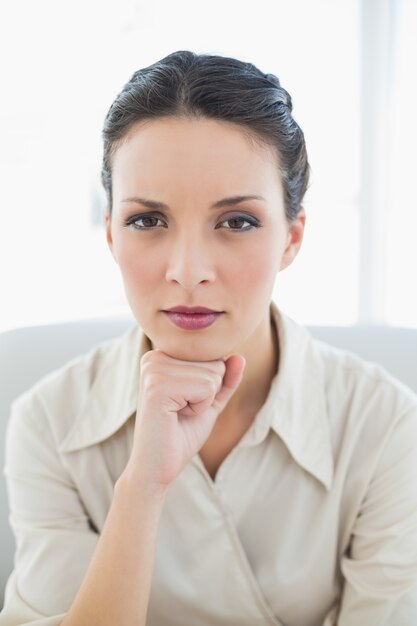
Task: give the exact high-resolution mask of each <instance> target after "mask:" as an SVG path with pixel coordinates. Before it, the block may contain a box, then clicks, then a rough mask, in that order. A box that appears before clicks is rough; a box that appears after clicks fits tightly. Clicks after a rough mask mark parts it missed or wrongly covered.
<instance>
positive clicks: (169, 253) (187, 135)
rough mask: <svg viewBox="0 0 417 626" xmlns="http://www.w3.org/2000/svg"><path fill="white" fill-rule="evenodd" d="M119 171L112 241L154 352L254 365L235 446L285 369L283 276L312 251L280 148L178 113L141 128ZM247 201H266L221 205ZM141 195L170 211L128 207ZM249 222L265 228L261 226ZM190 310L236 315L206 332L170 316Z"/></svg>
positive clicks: (118, 155)
mask: <svg viewBox="0 0 417 626" xmlns="http://www.w3.org/2000/svg"><path fill="white" fill-rule="evenodd" d="M112 175H113V207H112V213H111V214H110V213H107V215H106V218H105V223H106V237H107V242H108V245H109V247H110V250H111V252H112V254H113V257H114V259H115V261H116V262H117V264H118V265H119V268H120V272H121V275H122V278H123V282H124V287H125V292H126V296H127V299H128V301H129V304H130V307H131V309H132V311H133V314H134V316H135V318H136V320H137V321H138V323H139V325H140V327H141V328H142V329H143V330H144V332H145V333H146V334H147V336H148V337H149V338H150V340H151V342H152V345H153V348H154V349H159V350H161V351H163V352H164V353H165V354H167V355H169V356H171V357H173V358H175V359H180V360H183V361H198V362H207V361H215V360H218V359H222V360H224V359H226V358H228V356H229V355H231V354H240V355H242V356H244V357H245V359H246V367H245V370H244V374H243V379H242V384H240V385H239V387H238V389H237V390H236V391H235V393H234V395H233V396H232V398H231V399H230V401H229V402H228V404H227V406H226V407H225V409H224V410H223V411H222V413H221V414H220V416H219V418H218V420H217V423H216V426H215V429H214V430H213V433H212V437H216V436H219V433H220V432H221V430H222V434H223V435H224V434H225V433H226V434H227V433H229V434H230V433H232V434H231V435H230V436H231V439H233V433H237V432H239V431H241V430H242V425H243V426H244V429H246V428H247V426H248V424H249V423H250V421H251V420H252V419H253V418H254V415H255V414H256V412H257V410H258V409H259V408H260V407H261V406H262V404H263V402H264V401H265V399H266V396H267V394H268V390H269V387H270V383H271V380H272V378H273V377H274V375H275V374H276V371H277V367H278V363H279V346H278V344H277V342H276V339H275V332H274V330H273V328H272V327H271V321H270V315H269V306H270V302H271V295H272V290H273V287H274V283H275V279H276V276H277V274H278V272H280V271H282V270H283V269H285V268H286V267H288V266H289V265H290V264H291V263H292V261H293V260H294V258H295V257H296V255H297V253H298V250H299V249H300V246H301V243H302V239H303V234H304V226H305V213H304V211H303V210H301V211H300V212H299V215H298V218H297V220H296V221H294V222H291V224H290V223H288V221H287V219H286V216H285V209H284V200H283V189H282V184H281V179H280V174H279V169H278V165H277V155H276V152H275V150H274V149H273V148H271V147H269V146H266V145H261V146H260V145H259V144H258V143H255V142H253V141H251V140H250V138H248V136H247V135H246V134H245V133H244V132H243V131H242V129H241V128H240V127H239V126H237V125H235V124H232V123H229V122H224V121H217V120H209V119H206V118H199V119H189V118H187V119H184V118H175V117H171V118H162V119H157V120H152V121H150V122H149V121H147V122H146V123H138V124H136V125H135V126H134V127H133V128H132V129H131V131H130V132H129V134H128V135H127V136H126V137H125V138H124V141H123V142H122V143H121V145H120V146H119V147H118V149H117V150H116V152H115V154H114V157H113V169H112ZM243 195H258V196H262V197H263V198H264V199H265V200H246V201H244V202H241V203H236V204H234V205H232V206H223V207H220V208H215V209H213V208H210V206H211V205H212V204H214V203H215V202H217V201H219V200H220V199H223V198H230V197H233V196H243ZM139 197H140V198H147V199H151V200H154V201H158V202H163V203H165V204H166V205H168V207H169V209H156V210H155V209H150V208H148V207H146V206H143V205H142V204H140V203H139V202H136V201H133V200H128V199H131V198H139ZM140 213H146V214H147V217H148V218H149V214H151V213H152V217H151V219H148V220H145V222H144V221H143V220H142V221H139V222H138V221H136V227H137V226H142V227H143V226H148V230H147V231H145V230H138V229H137V228H135V225H134V224H131V225H128V226H127V225H126V220H128V219H129V218H132V217H133V216H137V215H139V214H140ZM242 216H243V218H242ZM245 216H249V217H253V218H256V219H257V220H258V222H259V223H260V225H261V227H259V228H253V227H252V228H250V224H249V223H248V222H246V221H244V220H245ZM236 218H241V219H239V220H237V221H233V219H235V220H236ZM228 220H232V221H231V222H230V221H228ZM239 229H240V231H239ZM178 305H185V306H205V307H208V308H211V309H214V310H217V311H223V312H224V313H223V314H222V315H221V316H220V317H219V318H218V319H217V321H216V322H215V323H214V324H212V325H211V326H210V327H208V328H206V329H202V330H196V331H187V330H182V329H180V328H177V327H175V326H174V325H173V324H172V323H171V322H170V321H169V319H168V318H167V317H166V316H165V315H164V314H163V313H162V312H161V311H162V310H163V309H168V308H170V307H173V306H178Z"/></svg>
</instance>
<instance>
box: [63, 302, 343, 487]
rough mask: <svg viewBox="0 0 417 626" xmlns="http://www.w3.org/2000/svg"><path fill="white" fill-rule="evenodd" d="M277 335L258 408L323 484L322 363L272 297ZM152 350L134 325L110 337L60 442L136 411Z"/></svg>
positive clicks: (91, 435)
mask: <svg viewBox="0 0 417 626" xmlns="http://www.w3.org/2000/svg"><path fill="white" fill-rule="evenodd" d="M270 310H271V316H272V319H273V320H274V321H275V326H276V328H277V331H278V336H279V346H280V359H279V369H278V373H277V375H276V376H275V378H274V379H273V380H272V383H271V388H270V391H269V394H268V397H267V399H266V402H265V404H264V405H263V407H262V408H261V409H260V413H261V412H262V414H263V415H266V416H267V421H268V423H269V426H270V427H271V428H272V429H273V430H274V431H275V432H276V434H277V435H278V436H279V437H280V438H281V439H282V440H283V442H284V443H285V445H286V446H287V448H288V450H289V452H290V454H291V456H292V457H293V458H294V460H295V461H296V462H297V463H298V464H299V465H300V466H302V467H303V468H304V469H305V470H306V471H308V472H309V473H311V474H312V475H313V476H315V477H316V478H317V479H318V480H319V481H320V482H321V483H322V484H323V485H324V486H325V487H326V488H327V489H330V486H331V483H332V478H333V455H332V449H331V439H330V429H329V417H328V413H327V403H326V396H325V381H324V373H323V365H322V360H321V357H320V353H319V349H318V347H317V345H316V342H315V340H314V339H313V337H312V336H311V334H310V332H309V331H308V330H307V329H306V328H305V327H303V326H301V325H299V324H297V323H296V322H294V321H293V320H292V319H290V318H289V317H287V316H286V315H284V314H283V313H282V312H281V311H280V310H279V309H278V307H277V305H276V304H275V303H274V302H271V308H270ZM151 349H152V344H151V341H150V339H149V338H148V337H147V336H146V335H145V333H144V332H143V331H142V330H141V329H140V328H139V327H138V326H135V327H133V328H131V329H130V330H128V331H127V332H126V333H125V334H124V335H122V336H121V337H120V338H119V339H117V340H113V341H111V342H109V347H108V349H107V350H105V351H104V353H103V354H104V356H103V360H102V363H101V365H100V367H99V370H98V373H97V375H96V378H95V380H94V382H93V384H92V387H91V390H90V393H89V395H88V398H87V402H86V405H85V407H84V409H83V411H82V412H81V413H80V414H79V415H78V417H77V418H76V419H75V421H74V424H73V426H72V428H71V429H70V430H69V432H68V435H67V436H66V438H65V439H64V441H63V442H61V444H60V445H59V448H58V449H59V451H60V452H64V453H66V452H75V451H77V450H81V449H83V448H86V447H88V446H92V445H95V444H98V443H100V442H102V441H104V440H105V439H108V438H109V437H111V436H112V435H113V434H114V433H115V432H116V431H118V430H119V429H120V428H121V427H122V426H123V425H124V424H125V423H126V422H127V421H128V420H129V419H130V418H131V417H132V416H134V414H135V412H136V406H137V393H138V383H139V373H140V372H139V362H140V359H141V357H142V355H143V354H144V353H145V352H147V351H148V350H151Z"/></svg>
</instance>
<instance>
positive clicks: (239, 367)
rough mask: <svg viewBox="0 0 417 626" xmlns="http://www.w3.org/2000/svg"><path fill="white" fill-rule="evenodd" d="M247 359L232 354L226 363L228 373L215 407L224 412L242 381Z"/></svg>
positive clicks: (214, 403) (215, 401) (217, 396)
mask: <svg viewBox="0 0 417 626" xmlns="http://www.w3.org/2000/svg"><path fill="white" fill-rule="evenodd" d="M245 366H246V359H245V358H244V357H243V356H241V355H240V354H232V355H231V356H230V357H229V358H228V359H227V361H226V373H225V375H224V377H223V386H222V388H221V389H220V391H219V392H218V393H217V394H216V397H215V399H214V402H213V405H214V406H216V407H218V408H219V409H220V410H222V409H223V408H224V407H225V406H226V404H227V403H228V402H229V400H230V398H231V397H232V395H233V394H234V392H235V391H236V389H237V388H238V386H239V384H240V382H241V381H242V377H243V372H244V369H245Z"/></svg>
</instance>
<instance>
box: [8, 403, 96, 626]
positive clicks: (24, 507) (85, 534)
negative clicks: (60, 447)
mask: <svg viewBox="0 0 417 626" xmlns="http://www.w3.org/2000/svg"><path fill="white" fill-rule="evenodd" d="M24 406H25V407H26V410H24ZM30 409H31V406H30V403H29V404H28V403H27V402H26V403H24V405H23V407H22V403H20V402H17V403H15V404H14V405H13V407H12V412H11V416H10V420H9V423H8V427H7V435H6V463H5V468H4V474H5V476H6V483H7V490H8V497H9V509H10V523H11V527H12V530H13V533H14V536H15V540H16V552H15V558H14V570H13V572H12V574H11V576H10V577H9V579H8V582H7V585H6V590H5V603H4V608H3V610H2V612H1V613H0V626H18V625H19V626H23V625H26V624H31V625H32V624H33V625H34V626H35V625H36V626H56V625H58V624H60V623H61V622H62V620H63V618H64V616H65V614H66V613H67V612H68V610H69V608H70V606H71V604H72V601H73V599H74V598H75V596H76V594H77V591H78V589H79V587H80V586H81V583H82V581H83V578H84V575H85V572H86V571H87V568H88V565H89V563H90V561H91V558H92V556H93V553H94V550H95V548H96V545H97V541H98V533H97V532H95V531H94V529H93V528H92V526H91V524H90V522H89V519H88V516H87V515H86V511H85V509H84V507H83V504H82V502H81V500H80V497H79V494H78V492H77V489H76V488H75V485H74V484H73V482H72V481H71V479H70V477H69V475H68V472H67V471H66V469H65V467H64V466H63V464H62V462H61V461H60V457H59V455H58V453H57V450H56V445H55V442H54V440H53V437H52V434H51V432H50V428H49V427H48V425H47V422H46V420H41V419H37V417H38V416H36V417H35V415H36V411H35V415H33V414H31V411H30Z"/></svg>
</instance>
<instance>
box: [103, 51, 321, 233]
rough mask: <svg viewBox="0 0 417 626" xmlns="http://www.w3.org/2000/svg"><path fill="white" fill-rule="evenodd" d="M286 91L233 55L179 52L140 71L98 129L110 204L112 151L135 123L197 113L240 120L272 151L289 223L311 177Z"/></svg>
mask: <svg viewBox="0 0 417 626" xmlns="http://www.w3.org/2000/svg"><path fill="white" fill-rule="evenodd" d="M291 111H292V102H291V97H290V95H289V93H288V92H287V91H286V90H285V89H284V88H283V87H281V85H280V82H279V80H278V78H277V77H276V76H275V75H274V74H264V73H262V72H261V71H260V70H259V69H258V68H257V67H256V66H255V65H253V64H252V63H246V62H243V61H240V60H238V59H234V58H231V57H222V56H217V55H208V54H195V53H193V52H190V51H188V50H180V51H177V52H173V53H172V54H169V55H168V56H166V57H165V58H163V59H161V60H160V61H157V62H156V63H153V64H152V65H150V66H149V67H145V68H143V69H140V70H138V71H137V72H135V73H134V74H133V76H132V78H131V79H130V80H129V82H128V83H126V85H125V86H124V87H123V89H122V91H121V92H120V93H119V95H118V96H117V97H116V99H115V100H114V102H113V104H112V105H111V107H110V109H109V111H108V113H107V116H106V118H105V122H104V127H103V133H102V136H103V140H104V151H103V164H102V173H101V176H102V182H103V186H104V188H105V190H106V193H107V199H108V207H109V211H111V209H112V170H111V168H112V157H113V155H114V153H115V152H116V150H117V148H118V147H119V146H120V144H121V143H122V142H123V139H124V138H125V137H126V135H127V133H128V132H129V130H130V129H131V127H132V126H133V124H135V123H137V122H140V121H145V120H152V119H157V118H162V117H190V118H191V117H198V118H201V117H203V118H210V119H215V120H224V121H227V122H232V123H235V124H239V125H240V126H241V127H242V130H243V131H245V132H247V133H248V135H249V136H250V137H252V138H253V139H255V140H257V141H260V142H261V143H264V144H266V145H268V146H273V147H274V148H275V149H276V154H277V156H278V164H279V170H280V175H281V180H282V183H283V189H284V202H285V211H286V217H287V220H288V221H290V222H291V221H292V220H294V219H295V218H296V217H297V214H298V211H299V210H300V208H301V206H302V205H301V203H302V200H303V196H304V194H305V192H306V189H307V186H308V179H309V169H310V168H309V164H308V159H307V152H306V147H305V141H304V135H303V132H302V130H301V128H300V127H299V126H298V124H297V122H296V121H295V120H294V119H293V117H292V114H291Z"/></svg>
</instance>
